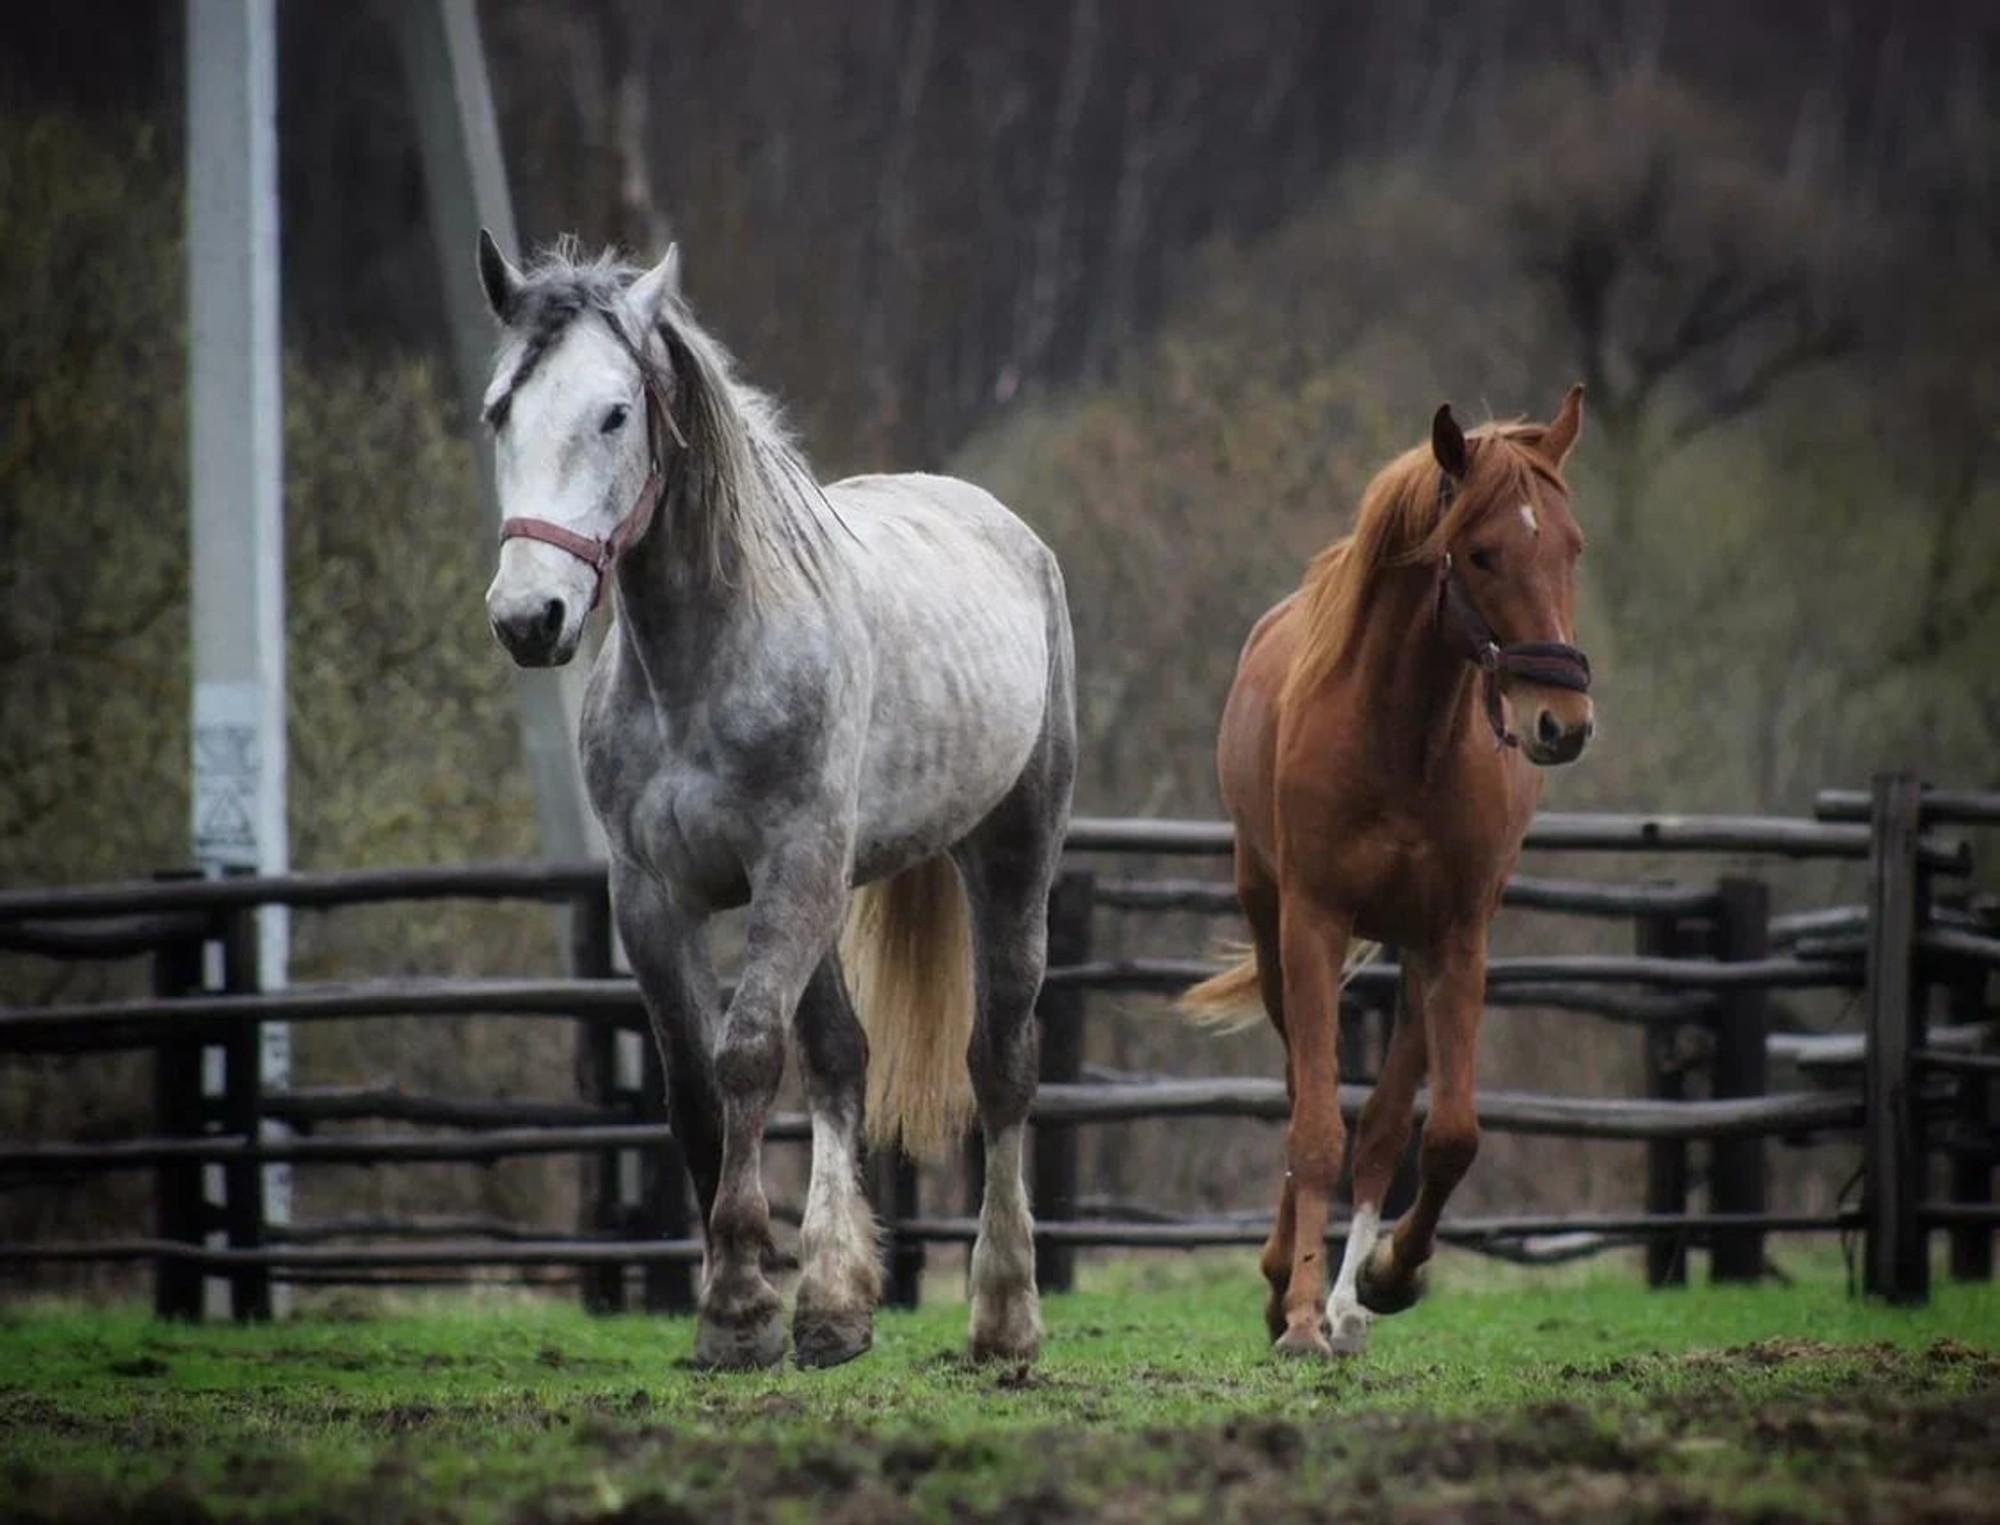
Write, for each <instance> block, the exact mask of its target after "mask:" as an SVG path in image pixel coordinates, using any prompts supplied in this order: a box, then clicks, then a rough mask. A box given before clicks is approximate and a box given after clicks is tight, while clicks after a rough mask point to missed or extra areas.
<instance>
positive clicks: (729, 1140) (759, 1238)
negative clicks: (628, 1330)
mask: <svg viewBox="0 0 2000 1525" xmlns="http://www.w3.org/2000/svg"><path fill="white" fill-rule="evenodd" d="M846 864H847V858H846V854H845V853H844V852H842V851H839V850H837V849H836V848H835V847H834V846H833V845H832V844H829V843H826V842H822V841H815V842H811V843H807V844H788V845H787V846H786V847H784V848H781V849H780V850H778V851H777V852H775V853H773V854H771V855H770V856H768V857H767V858H766V859H765V860H764V862H762V863H761V864H759V865H758V868H757V871H756V873H755V875H754V876H753V879H752V885H751V895H750V919H749V928H748V935H747V938H746V942H745V947H744V955H743V976H742V978H741V980H740V981H738V983H737V986H736V994H735V997H734V998H733V999H732V1000H731V1001H730V1003H729V1010H728V1012H727V1013H726V1014H725V1015H724V1017H723V1019H722V1026H721V1031H720V1032H719V1033H718V1034H717V1042H716V1048H715V1082H716V1089H717V1090H718V1092H719V1093H720V1095H721V1098H722V1169H721V1178H720V1180H719V1181H718V1182H717V1187H716V1194H715V1206H714V1209H713V1210H712V1211H711V1213H710V1214H709V1220H708V1281H707V1285H706V1286H705V1287H704V1288H703V1289H702V1298H701V1319H700V1325H699V1328H698V1330H697V1332H696V1336H695V1360H696V1362H697V1363H699V1364H700V1365H703V1366H709V1367H715V1368H718V1369H722V1370H748V1369H751V1368H755V1367H760V1366H771V1365H774V1364H776V1362H777V1361H779V1360H780V1359H781V1358H782V1357H783V1356H784V1353H785V1324H784V1309H783V1305H782V1303H781V1302H780V1301H779V1298H778V1292H777V1289H776V1288H775V1287H773V1286H772V1285H771V1281H770V1277H769V1275H768V1270H769V1267H770V1265H771V1263H772V1262H773V1260H774V1259H775V1258H776V1251H775V1249H774V1247H773V1245H772V1242H771V1207H770V1203H769V1201H768V1200H767V1199H766V1197H765V1195H764V1181H763V1171H762V1168H761V1165H762V1155H763V1144H764V1125H765V1123H766V1121H767V1120H768V1119H769V1117H770V1114H771V1102H772V1100H773V1098H774V1097H775V1096H776V1094H777V1090H778V1082H779V1080H780V1079H782V1078H783V1076H784V1069H785V1028H786V1025H787V1023H788V1021H789V1020H790V1018H791V1015H792V1013H793V1011H794V1010H795V1009H796V1008H797V1006H798V1003H799V996H800V995H801V993H802V992H803V991H804V989H805V986H806V981H807V979H808V978H809V977H810V976H811V974H812V971H813V969H814V967H815V966H816V965H817V964H818V963H819V962H820V960H821V959H822V958H824V957H825V955H826V953H827V951H828V950H829V949H830V948H831V947H832V945H833V941H834V937H835V935H836V933H837V932H838V930H839V927H840V919H841V916H842V914H843V912H844V910H845V908H846V904H847V871H846Z"/></svg>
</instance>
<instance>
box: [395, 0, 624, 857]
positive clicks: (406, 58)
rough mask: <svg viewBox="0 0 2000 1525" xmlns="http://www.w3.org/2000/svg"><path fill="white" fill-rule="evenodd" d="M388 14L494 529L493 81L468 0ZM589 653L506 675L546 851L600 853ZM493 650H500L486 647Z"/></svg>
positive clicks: (502, 174) (502, 236) (501, 217)
mask: <svg viewBox="0 0 2000 1525" xmlns="http://www.w3.org/2000/svg"><path fill="white" fill-rule="evenodd" d="M394 14H395V17H396V31H397V37H398V40H399V41H400V43H401V46H402V53H403V72H404V77H405V80H406V82H407V87H408V89H409V92H410V102H411V105H412V107H413V109H414V110H415V113H416V119H417V143H418V147H419V149H420V150H421V152H422V156H423V164H424V192H425V196H426V199H427V200H428V201H429V203H430V221H431V240H432V243H433V244H434V245H435V246H436V248H437V254H438V264H439V269H440V271H441V272H442V275H443V284H444V294H445V315H446V320H447V322H448V323H449V324H450V328H451V347H452V361H453V369H454V370H455V371H456V373H457V376H458V392H459V399H460V404H461V408H462V412H463V419H464V423H465V427H466V428H467V429H468V430H469V431H470V432H471V433H472V434H473V450H472V454H473V459H474V461H475V462H476V463H477V465H478V468H479V495H480V498H481V499H482V500H483V501H484V503H485V505H486V513H487V516H488V519H489V521H490V522H491V523H492V524H493V526H494V527H495V529H496V530H497V528H498V526H499V523H500V507H499V495H498V493H497V491H496V490H495V488H494V484H493V451H492V446H491V445H490V444H489V443H488V441H487V440H486V438H485V436H484V434H483V433H482V432H481V431H480V429H479V403H480V398H481V396H482V395H483V394H484V392H485V390H486V383H487V380H488V379H489V372H490V370H491V368H492V360H493V340H494V328H493V317H492V314H491V313H489V312H488V311H487V308H486V299H485V297H484V296H483V295H482V294H481V292H480V289H479V280H478V274H477V265H476V263H475V250H476V249H477V248H478V241H479V230H480V229H481V228H482V227H483V228H487V229H489V230H491V232H492V234H493V236H494V238H496V239H498V240H499V242H500V247H501V248H502V249H504V250H506V251H507V252H508V253H509V254H510V255H516V256H518V253H519V250H520V244H519V241H518V239H517V238H516V236H515V232H514V208H513V203H512V201H511V200H510V199H509V197H508V194H507V165H506V160H505V158H504V157H503V156H502V155H501V152H500V127H499V122H498V120H497V119H496V117H495V116H494V112H493V92H492V90H491V88H490V87H489V85H488V83H487V79H486V53H485V49H484V47H483V46H482V45H481V43H480V39H479V16H478V12H477V11H476V10H475V8H474V5H473V0H407V3H404V4H400V5H397V6H395V7H394ZM590 655H591V653H590V650H588V649H586V650H584V651H580V652H578V653H577V656H576V657H575V659H574V660H572V661H571V662H570V664H569V665H568V666H567V667H562V668H557V669H554V670H552V671H551V670H542V671H530V670H528V669H526V668H522V669H520V670H518V672H517V674H516V678H517V682H518V686H519V695H520V702H521V739H522V745H523V747H524V749H525V750H526V752H527V761H528V768H529V772H530V774H531V776H532V777H533V780H534V785H535V802H536V810H537V815H538V818H539V821H540V824H541V834H542V851H543V853H544V854H546V855H548V856H549V857H554V858H568V859H576V858H590V857H602V856H603V855H604V848H603V835H602V833H601V831H600V830H599V829H598V825H597V821H596V818H595V817H594V816H593V815H592V814H591V813H590V811H589V810H588V809H586V808H585V806H584V799H583V782H582V777H581V773H580V770H579V768H578V766H577V760H576V745H575V740H574V738H575V736H576V722H577V716H578V715H579V714H580V713H581V711H582V708H583V684H584V678H585V676H586V675H587V674H588V673H589V671H590V660H589V659H590ZM494 660H495V661H500V660H503V659H502V658H501V657H500V655H499V652H498V650H497V648H496V650H495V653H494Z"/></svg>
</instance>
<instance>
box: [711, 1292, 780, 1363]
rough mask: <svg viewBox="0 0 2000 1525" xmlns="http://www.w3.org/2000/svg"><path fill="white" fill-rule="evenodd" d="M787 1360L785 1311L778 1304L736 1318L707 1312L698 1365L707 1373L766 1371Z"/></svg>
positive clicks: (774, 1303)
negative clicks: (767, 1368)
mask: <svg viewBox="0 0 2000 1525" xmlns="http://www.w3.org/2000/svg"><path fill="white" fill-rule="evenodd" d="M784 1358H785V1319H784V1310H783V1309H782V1308H780V1307H779V1306H778V1305H777V1303H776V1301H775V1300H774V1301H773V1302H772V1305H771V1306H770V1307H769V1308H768V1309H764V1308H757V1309H753V1310H751V1311H749V1312H747V1313H744V1314H741V1315H738V1316H736V1317H733V1318H725V1317H721V1316H717V1315H712V1314H709V1313H703V1314H702V1316H701V1320H700V1322H699V1323H698V1324H697V1325H696V1328H695V1336H694V1364H695V1365H696V1366H699V1367H701V1368H702V1369H703V1370H705V1371H762V1370H764V1369H765V1368H766V1367H770V1366H776V1365H777V1364H778V1363H779V1362H780V1361H782V1360H784Z"/></svg>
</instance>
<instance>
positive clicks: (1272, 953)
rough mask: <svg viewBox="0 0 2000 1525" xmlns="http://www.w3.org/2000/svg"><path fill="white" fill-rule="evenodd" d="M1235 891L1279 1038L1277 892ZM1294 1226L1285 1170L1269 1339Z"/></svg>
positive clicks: (1269, 1249) (1286, 1282)
mask: <svg viewBox="0 0 2000 1525" xmlns="http://www.w3.org/2000/svg"><path fill="white" fill-rule="evenodd" d="M1236 893H1237V899H1238V900H1240V901H1241V902H1242V905H1243V912H1244V916H1245V917H1246V918H1247V919H1248V921H1249V923H1250V936H1251V940H1252V941H1253V942H1254V944H1255V945H1256V950H1257V984H1258V989H1259V991H1260V992H1261V994H1262V996H1263V999H1264V1010H1265V1012H1266V1013H1268V1014H1269V1016H1270V1018H1271V1025H1272V1026H1273V1027H1275V1028H1276V1029H1277V1030H1278V1036H1279V1037H1280V1038H1281V1039H1282V1038H1284V1036H1285V974H1284V964H1283V962H1282V957H1281V954H1280V950H1279V946H1278V895H1277V892H1276V891H1275V890H1273V889H1270V888H1268V887H1265V886H1261V885H1254V886H1253V885H1249V884H1243V883H1240V882H1239V883H1238V885H1237V890H1236ZM1296 1094H1297V1093H1296V1090H1295V1088H1294V1086H1293V1084H1292V1055H1291V1047H1290V1045H1289V1043H1288V1044H1287V1045H1286V1049H1285V1095H1286V1096H1287V1097H1288V1098H1291V1099H1293V1100H1294V1101H1296ZM1292 1227H1293V1198H1292V1176H1291V1172H1290V1171H1289V1170H1288V1171H1286V1172H1285V1176H1284V1179H1283V1180H1282V1181H1280V1182H1279V1184H1278V1214H1277V1217H1276V1218H1275V1219H1274V1220H1273V1222H1272V1224H1271V1237H1270V1238H1268V1239H1266V1240H1265V1241H1264V1253H1263V1255H1262V1256H1261V1257H1260V1258H1259V1262H1258V1263H1259V1265H1260V1267H1261V1268H1262V1270H1263V1272H1264V1280H1265V1282H1266V1283H1268V1284H1269V1286H1270V1293H1269V1295H1268V1296H1267V1297H1266V1298H1265V1300H1264V1327H1265V1328H1266V1329H1268V1330H1269V1331H1270V1334H1271V1338H1272V1339H1273V1340H1275V1339H1277V1338H1278V1336H1279V1335H1281V1334H1283V1333H1284V1332H1285V1289H1286V1288H1287V1287H1288V1286H1290V1285H1291V1280H1292Z"/></svg>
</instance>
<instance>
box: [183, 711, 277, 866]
mask: <svg viewBox="0 0 2000 1525" xmlns="http://www.w3.org/2000/svg"><path fill="white" fill-rule="evenodd" d="M257 700H258V694H257V685H256V684H255V683H199V684H196V685H195V691H194V855H195V857H196V858H197V859H199V860H200V861H202V862H204V863H221V864H227V865H231V866H236V865H241V866H242V867H245V868H255V867H256V866H257V816H258V807H257V782H258V765H259V761H260V751H261V748H260V740H261V738H260V737H259V735H258V724H257V715H258V703H257Z"/></svg>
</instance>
